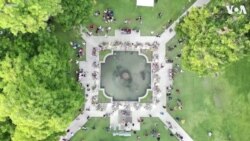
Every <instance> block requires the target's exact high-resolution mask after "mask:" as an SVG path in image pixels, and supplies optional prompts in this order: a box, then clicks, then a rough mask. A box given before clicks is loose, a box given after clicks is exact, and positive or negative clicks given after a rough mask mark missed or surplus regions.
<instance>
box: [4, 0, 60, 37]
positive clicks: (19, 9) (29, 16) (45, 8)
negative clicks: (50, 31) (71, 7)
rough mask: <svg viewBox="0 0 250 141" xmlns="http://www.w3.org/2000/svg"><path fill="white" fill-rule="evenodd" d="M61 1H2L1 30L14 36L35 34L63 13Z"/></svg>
mask: <svg viewBox="0 0 250 141" xmlns="http://www.w3.org/2000/svg"><path fill="white" fill-rule="evenodd" d="M60 1H61V0H0V28H3V29H10V31H11V32H12V33H13V34H17V33H18V32H20V33H27V32H29V33H35V32H37V31H38V30H39V29H40V28H42V29H44V28H45V27H46V25H47V23H46V22H47V20H48V19H49V18H50V17H51V16H56V15H57V14H58V13H60V12H62V9H61V5H60Z"/></svg>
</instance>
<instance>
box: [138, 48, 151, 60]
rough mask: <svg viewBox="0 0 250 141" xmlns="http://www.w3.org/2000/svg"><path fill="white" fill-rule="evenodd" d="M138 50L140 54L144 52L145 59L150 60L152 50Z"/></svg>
mask: <svg viewBox="0 0 250 141" xmlns="http://www.w3.org/2000/svg"><path fill="white" fill-rule="evenodd" d="M140 51H141V53H142V54H144V55H145V56H147V59H148V61H149V62H152V59H153V51H151V50H147V49H141V50H140Z"/></svg>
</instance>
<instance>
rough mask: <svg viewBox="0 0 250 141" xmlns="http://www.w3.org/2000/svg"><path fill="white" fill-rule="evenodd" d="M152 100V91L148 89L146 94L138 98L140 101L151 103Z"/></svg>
mask: <svg viewBox="0 0 250 141" xmlns="http://www.w3.org/2000/svg"><path fill="white" fill-rule="evenodd" d="M152 100H153V91H152V90H149V91H148V93H147V96H146V97H145V98H143V99H141V100H140V103H152Z"/></svg>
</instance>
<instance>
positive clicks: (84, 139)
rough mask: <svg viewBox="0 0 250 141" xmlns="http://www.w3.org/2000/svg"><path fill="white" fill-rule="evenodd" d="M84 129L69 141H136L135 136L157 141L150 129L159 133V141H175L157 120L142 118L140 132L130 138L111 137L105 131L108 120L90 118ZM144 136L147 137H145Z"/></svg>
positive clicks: (110, 134) (142, 139)
mask: <svg viewBox="0 0 250 141" xmlns="http://www.w3.org/2000/svg"><path fill="white" fill-rule="evenodd" d="M85 127H87V128H88V130H80V131H79V132H77V133H76V134H75V136H74V137H73V138H72V139H71V141H136V138H137V136H139V137H140V138H141V141H157V139H156V137H153V136H152V134H151V130H152V129H156V130H157V131H158V132H159V133H160V135H161V141H177V139H176V138H175V137H171V136H170V135H169V133H170V132H169V131H168V130H167V129H166V128H165V127H164V125H163V123H162V122H161V121H160V120H159V119H158V118H144V123H143V124H141V128H142V129H141V131H138V132H137V133H136V134H134V133H132V136H131V137H117V136H115V137H113V136H112V132H111V131H106V127H109V118H91V119H90V120H89V121H88V122H87V123H86V125H85ZM93 127H95V129H93ZM145 134H148V135H147V136H145Z"/></svg>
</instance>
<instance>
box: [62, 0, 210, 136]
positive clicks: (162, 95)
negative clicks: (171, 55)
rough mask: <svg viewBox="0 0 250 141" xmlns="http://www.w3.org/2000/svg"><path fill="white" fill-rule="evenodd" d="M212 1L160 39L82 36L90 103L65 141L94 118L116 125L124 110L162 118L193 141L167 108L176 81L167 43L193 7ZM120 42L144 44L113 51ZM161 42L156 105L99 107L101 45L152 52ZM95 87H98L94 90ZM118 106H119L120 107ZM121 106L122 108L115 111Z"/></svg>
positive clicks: (136, 35) (137, 115)
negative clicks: (171, 72) (195, 9)
mask: <svg viewBox="0 0 250 141" xmlns="http://www.w3.org/2000/svg"><path fill="white" fill-rule="evenodd" d="M209 1H210V0H197V1H196V2H195V3H194V4H193V5H192V6H191V7H190V8H189V9H188V10H187V11H186V12H184V13H183V14H182V15H181V16H180V17H179V18H178V19H177V20H176V21H175V22H173V24H172V25H171V26H170V27H169V28H168V29H166V30H165V32H164V33H163V34H162V35H161V36H160V37H155V36H140V33H136V32H132V33H131V34H129V35H124V34H121V32H120V31H118V30H117V31H115V36H108V37H103V36H88V35H86V34H84V33H83V34H82V37H83V38H84V40H85V41H86V62H83V61H80V62H79V67H80V69H82V70H83V71H84V72H85V73H86V77H85V78H82V79H80V82H81V84H82V85H83V87H85V95H84V97H86V103H85V107H84V110H83V111H82V114H80V115H79V116H78V117H77V118H76V119H75V120H74V121H72V123H71V124H70V126H69V127H68V128H67V130H69V132H67V134H66V135H65V136H63V137H61V139H60V140H61V141H63V140H69V139H70V138H71V137H72V136H73V135H74V134H75V133H76V132H77V131H79V130H80V129H81V127H83V126H84V124H85V123H86V122H87V121H88V118H90V117H103V116H109V117H111V118H110V119H111V123H112V122H113V123H115V121H114V120H113V119H115V118H114V117H115V116H116V111H117V110H121V109H130V110H131V112H132V115H133V117H134V119H139V118H141V117H149V116H152V117H158V118H160V119H161V121H162V122H163V123H164V124H165V125H166V127H168V129H169V130H170V131H171V132H172V133H173V134H175V135H176V136H177V138H178V139H179V140H182V141H193V139H192V138H191V137H190V136H189V135H188V134H187V133H186V132H185V131H184V130H183V128H182V127H181V126H180V125H179V124H178V123H177V122H176V121H175V120H174V118H173V117H172V116H171V115H170V114H169V113H168V112H167V111H166V109H165V108H163V106H166V103H167V97H166V93H167V90H166V87H167V86H170V85H172V83H173V82H172V79H171V78H170V77H169V70H170V69H172V64H169V63H166V61H165V54H166V50H165V44H166V43H167V42H168V41H169V40H170V39H171V38H173V37H174V36H175V34H176V32H175V31H174V30H173V31H170V29H174V28H175V26H176V24H178V22H179V20H180V18H182V17H183V16H184V15H186V13H187V12H188V11H189V10H190V9H191V8H192V7H199V6H203V5H204V4H207V3H208V2H209ZM116 41H119V42H122V43H126V42H130V43H133V44H136V43H138V42H139V43H143V45H142V46H141V47H139V48H135V47H131V48H126V47H123V46H120V47H117V48H115V49H114V48H113V47H112V44H113V43H114V42H116ZM156 42H157V43H158V46H157V49H154V51H153V53H154V55H157V57H155V58H154V59H153V61H152V63H156V64H158V65H162V68H161V69H159V71H156V72H152V73H153V75H158V76H160V80H159V81H158V82H157V84H156V83H154V81H155V80H154V78H153V79H152V84H151V88H154V87H155V86H156V85H157V87H159V89H160V92H158V93H156V92H153V103H151V104H140V108H138V109H137V108H135V107H136V106H135V105H136V104H137V103H135V102H111V103H105V104H99V103H98V102H97V97H98V93H99V88H100V86H99V84H100V66H98V65H97V66H93V64H94V63H98V62H99V53H97V54H96V55H93V50H94V49H97V52H98V51H99V50H98V49H99V45H100V44H103V43H108V45H106V47H107V48H112V49H114V50H134V51H139V50H140V49H142V48H143V49H145V48H146V49H150V47H149V46H146V43H149V44H153V43H156ZM93 73H95V74H96V78H95V79H93V76H92V74H93ZM92 87H96V88H95V89H92ZM117 105H118V106H117ZM114 107H118V108H114ZM133 122H134V123H135V126H134V127H132V129H133V130H140V123H138V122H137V120H133Z"/></svg>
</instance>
